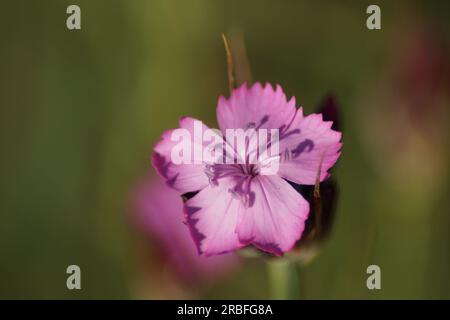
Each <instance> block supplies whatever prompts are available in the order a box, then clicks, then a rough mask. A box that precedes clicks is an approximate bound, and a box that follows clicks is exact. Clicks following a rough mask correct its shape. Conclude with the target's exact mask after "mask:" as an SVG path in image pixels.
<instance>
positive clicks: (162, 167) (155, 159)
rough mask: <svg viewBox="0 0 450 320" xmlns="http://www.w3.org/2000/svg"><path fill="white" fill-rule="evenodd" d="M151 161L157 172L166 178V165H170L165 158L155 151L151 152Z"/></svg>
mask: <svg viewBox="0 0 450 320" xmlns="http://www.w3.org/2000/svg"><path fill="white" fill-rule="evenodd" d="M152 163H153V166H154V167H155V168H156V170H157V171H158V173H159V174H160V175H161V176H162V177H163V178H165V179H168V178H169V177H168V174H167V171H168V167H169V165H170V163H169V162H167V161H166V159H165V158H164V157H163V156H162V155H160V154H159V153H157V152H155V153H153V156H152Z"/></svg>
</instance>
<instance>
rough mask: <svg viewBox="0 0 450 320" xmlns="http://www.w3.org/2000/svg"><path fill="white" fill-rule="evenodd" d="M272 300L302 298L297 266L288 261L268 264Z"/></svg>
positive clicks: (276, 261) (275, 261)
mask: <svg viewBox="0 0 450 320" xmlns="http://www.w3.org/2000/svg"><path fill="white" fill-rule="evenodd" d="M267 268H268V273H269V279H270V292H271V297H270V298H271V299H275V300H294V299H299V298H300V292H299V286H298V284H299V282H298V275H297V270H296V268H295V265H294V264H293V263H292V262H290V261H286V260H273V261H268V262H267Z"/></svg>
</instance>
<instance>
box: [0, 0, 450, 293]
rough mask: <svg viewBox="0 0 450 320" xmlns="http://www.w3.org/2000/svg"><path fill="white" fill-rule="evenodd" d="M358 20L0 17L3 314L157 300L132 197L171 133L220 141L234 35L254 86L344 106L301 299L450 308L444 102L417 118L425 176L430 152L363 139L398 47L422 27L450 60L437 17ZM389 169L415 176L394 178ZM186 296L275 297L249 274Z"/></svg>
mask: <svg viewBox="0 0 450 320" xmlns="http://www.w3.org/2000/svg"><path fill="white" fill-rule="evenodd" d="M70 4H77V5H79V6H80V7H81V25H82V29H81V30H78V31H77V30H76V31H70V30H68V29H67V28H66V18H67V16H68V15H67V14H66V8H67V6H68V5H70ZM369 4H372V1H370V2H369V1H333V2H331V1H312V0H309V1H234V0H233V1H230V0H229V1H207V0H204V1H196V0H194V1H173V0H161V1H156V0H148V1H144V0H127V1H125V0H121V1H119V0H118V1H107V0H97V1H87V0H85V1H82V0H77V1H61V0H44V1H24V0H18V1H11V0H9V1H5V0H2V1H1V3H0V46H1V47H0V71H1V72H0V131H1V134H0V147H1V158H0V161H1V162H0V179H1V180H0V214H1V216H0V217H1V223H0V298H33V299H36V298H41V299H50V298H57V299H66V298H67V299H69V298H77V299H78V298H81V299H91V298H152V297H160V296H159V295H158V291H159V290H160V283H158V285H156V284H155V282H153V281H152V279H156V278H158V274H153V275H152V274H150V275H146V276H145V277H144V276H142V273H143V272H142V269H143V267H142V266H140V261H141V260H142V258H140V257H141V256H142V254H143V252H145V251H146V248H145V245H144V243H143V242H142V241H141V239H140V238H139V236H137V235H136V234H135V233H134V232H133V228H130V223H129V220H130V219H129V217H128V216H127V215H128V202H129V194H130V191H129V190H130V188H131V187H132V186H133V185H134V183H135V182H136V180H137V179H138V178H139V177H140V176H142V175H143V174H145V173H146V172H147V171H148V170H149V168H150V161H149V156H150V154H151V150H152V147H153V144H154V143H155V141H157V139H158V138H159V136H160V134H161V133H162V132H163V131H164V130H166V129H168V128H172V127H175V126H176V125H177V120H178V118H179V117H180V116H183V115H190V116H193V117H196V118H199V119H203V120H205V121H206V122H207V123H209V124H215V106H216V102H217V98H218V96H219V95H220V94H227V92H228V87H227V74H226V59H225V53H224V50H223V43H222V40H221V38H220V33H221V32H227V31H229V30H236V29H238V30H240V31H241V32H242V33H243V35H244V38H245V43H246V47H247V54H248V58H249V62H250V65H251V69H252V72H253V78H254V80H255V81H261V82H266V81H268V82H271V83H280V84H281V85H282V87H283V88H284V90H285V92H286V93H287V94H288V96H292V95H295V96H296V98H297V102H298V103H301V104H302V105H303V107H304V109H305V111H306V112H307V113H309V112H313V111H314V110H315V108H316V106H317V104H318V103H319V101H320V100H321V99H322V98H323V96H324V95H325V94H326V93H328V92H330V91H332V92H334V93H335V94H336V97H337V99H338V101H339V104H340V106H341V113H342V115H341V116H342V122H343V128H342V130H343V132H344V150H343V154H342V157H341V159H340V161H339V163H338V165H337V167H336V169H335V176H336V177H337V179H338V182H339V185H340V199H339V204H338V210H337V213H336V220H335V225H334V228H333V231H332V234H331V237H330V239H329V241H328V242H327V243H326V245H325V246H324V248H323V250H322V252H321V253H320V255H319V256H318V258H317V259H316V260H314V261H313V262H312V263H311V264H310V265H308V266H307V267H303V268H301V270H299V272H300V282H301V288H302V296H303V297H305V298H310V299H314V298H315V299H346V298H351V299H380V298H387V299H390V298H401V299H409V298H427V299H429V298H437V299H450V250H449V249H450V233H449V229H450V212H449V211H450V210H449V207H450V203H449V198H448V194H449V179H448V178H449V172H448V150H449V148H448V140H447V139H446V138H444V137H445V136H446V135H448V121H446V120H448V118H446V116H448V113H446V111H447V110H448V106H449V104H448V102H449V100H445V99H444V100H443V101H444V102H442V103H440V104H439V107H436V108H431V107H430V105H424V106H423V108H424V109H425V113H426V114H428V115H429V116H428V118H427V119H428V120H427V121H429V122H430V123H431V124H433V121H434V120H433V119H440V121H441V122H442V123H441V124H440V126H433V125H431V126H430V127H431V128H432V130H431V131H432V132H433V134H429V133H428V132H429V131H426V130H425V131H424V133H423V134H421V141H425V142H426V143H425V145H426V146H427V147H428V146H429V145H433V146H435V147H434V148H431V149H425V150H428V151H429V150H433V152H432V157H431V160H430V159H429V158H427V157H426V154H427V153H428V151H427V152H415V151H414V150H415V149H414V150H413V151H411V152H410V151H405V152H406V153H401V151H398V149H401V148H398V149H396V148H394V149H390V148H386V145H387V144H388V143H386V144H384V143H383V141H385V140H386V141H388V140H389V139H390V137H391V135H392V132H389V131H387V130H377V127H376V124H377V123H381V124H382V125H388V124H389V122H386V123H384V120H383V119H385V118H384V117H389V116H388V114H391V113H392V114H396V112H397V109H396V107H397V104H392V105H382V102H383V101H386V100H389V99H386V98H385V96H386V95H388V94H394V95H395V94H396V92H395V90H393V91H394V92H391V91H392V90H391V91H390V88H391V85H390V84H391V83H393V82H395V81H396V80H395V79H394V78H395V76H393V75H392V74H393V73H394V74H395V71H392V70H394V69H395V67H396V65H398V63H399V62H401V61H403V60H404V59H406V57H407V56H408V55H409V54H411V51H409V50H407V49H405V50H402V49H401V48H400V49H397V48H396V46H397V45H399V43H400V42H401V40H402V39H405V38H410V39H415V38H414V37H415V33H414V32H415V30H416V29H421V28H422V27H423V26H426V27H427V28H428V27H429V28H430V29H431V30H433V31H432V34H433V35H436V37H437V39H438V40H437V41H440V42H442V44H443V46H444V47H445V46H447V47H448V45H449V40H450V28H449V26H450V6H449V2H445V1H435V2H430V1H416V2H413V1H395V2H394V1H386V2H381V1H377V4H378V5H379V6H380V7H381V17H382V30H374V31H371V30H368V29H367V28H366V19H367V17H368V15H367V14H366V8H367V6H368V5H369ZM399 52H400V54H399ZM447 52H448V51H447ZM448 58H449V56H446V55H445V54H444V60H449V59H448ZM444 76H447V78H446V79H447V80H448V74H444ZM445 83H446V84H447V85H448V82H445ZM449 87H450V86H448V87H447V89H442V90H441V91H440V95H442V96H444V97H447V98H448V88H449ZM380 92H381V93H380ZM386 92H387V93H386ZM442 92H443V93H442ZM441 93H442V94H441ZM380 96H381V98H380ZM398 99H400V100H401V99H402V97H400V98H398ZM435 110H438V111H435ZM434 114H436V117H435V118H433V116H434ZM442 115H444V117H443V116H442ZM429 118H431V120H429ZM374 119H378V120H377V121H378V122H376V121H375V120H374ZM405 121H406V120H405ZM373 123H375V125H374V126H375V128H371V126H372V124H373ZM398 128H405V130H404V131H405V132H406V133H405V136H406V137H410V136H412V135H411V134H409V133H410V132H411V133H414V132H415V130H411V129H410V126H409V125H407V123H406V124H405V123H404V122H402V121H400V122H396V125H395V126H393V127H391V128H389V129H390V130H392V131H393V132H395V130H397V129H398ZM408 130H410V131H408ZM436 136H437V137H440V139H441V140H439V139H436V138H435V137H436ZM374 141H375V142H374ZM377 142H379V143H377ZM428 142H429V143H428ZM401 144H402V143H401ZM396 150H397V151H396ZM420 150H422V149H420ZM396 152H400V154H399V155H397V153H396ZM408 152H410V153H408ZM424 154H425V157H424ZM380 155H381V157H380ZM402 157H405V158H407V159H412V161H411V163H412V164H411V165H410V166H409V167H408V168H410V169H409V170H408V171H407V173H406V174H399V175H398V176H396V175H395V173H397V172H398V170H397V168H402V163H403V162H402V160H401V159H403V158H402ZM377 159H378V160H377ZM399 159H400V160H399ZM396 161H397V162H399V163H396ZM428 168H436V170H434V171H433V170H428ZM386 173H387V174H386ZM71 264H77V265H79V266H80V267H81V269H82V290H80V291H77V290H74V291H69V290H67V288H66V278H67V274H66V268H67V266H68V265H71ZM150 264H151V263H150ZM370 264H376V265H379V266H380V267H381V270H382V289H381V290H374V291H369V290H368V289H367V288H366V278H367V274H366V268H367V266H368V265H370ZM137 287H139V288H142V287H145V288H146V289H145V290H144V291H145V293H143V290H142V289H139V290H137V289H136V288H137ZM192 291H193V292H192V293H191V296H192V297H205V298H255V299H258V298H268V297H270V295H269V292H268V283H267V280H266V269H265V266H264V263H262V262H261V261H258V260H249V261H246V262H245V263H244V265H243V266H242V268H240V269H239V270H238V271H236V272H235V273H233V275H231V276H230V277H229V278H228V279H227V280H226V281H223V282H218V283H215V284H212V285H210V286H208V287H207V288H205V289H199V288H194V289H193V290H192ZM166 297H170V295H169V296H166Z"/></svg>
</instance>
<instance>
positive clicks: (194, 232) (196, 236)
mask: <svg viewBox="0 0 450 320" xmlns="http://www.w3.org/2000/svg"><path fill="white" fill-rule="evenodd" d="M199 210H201V208H199V207H189V206H187V205H184V206H183V211H184V215H185V217H186V223H187V225H188V227H189V231H190V233H191V237H192V239H193V240H194V242H195V246H196V247H197V251H198V254H199V255H200V254H202V253H203V252H202V249H201V243H202V240H203V239H205V238H206V237H205V235H204V234H202V233H201V232H200V231H198V229H197V228H196V227H195V225H196V224H197V222H198V219H195V218H193V217H192V215H193V214H195V213H196V212H197V211H199Z"/></svg>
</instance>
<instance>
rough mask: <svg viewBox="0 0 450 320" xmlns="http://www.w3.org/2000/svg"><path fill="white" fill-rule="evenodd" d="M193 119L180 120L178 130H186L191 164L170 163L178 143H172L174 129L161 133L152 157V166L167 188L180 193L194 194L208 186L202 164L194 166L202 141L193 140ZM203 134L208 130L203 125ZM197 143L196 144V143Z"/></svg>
mask: <svg viewBox="0 0 450 320" xmlns="http://www.w3.org/2000/svg"><path fill="white" fill-rule="evenodd" d="M195 121H199V123H201V122H200V120H196V119H193V118H188V117H185V118H182V119H181V120H180V128H183V129H186V130H188V132H189V133H190V137H191V140H190V142H191V156H190V157H191V162H190V163H191V164H175V163H173V162H172V159H171V154H172V150H173V148H174V146H176V145H177V144H178V143H179V142H177V141H172V140H171V137H172V134H173V133H174V131H175V130H176V129H172V130H168V131H166V132H164V133H163V135H162V139H161V140H160V141H159V142H158V143H157V144H156V146H155V148H154V153H153V155H152V164H153V166H154V167H155V169H156V171H157V172H158V173H159V175H160V176H161V177H162V178H164V179H165V180H166V183H167V185H168V186H170V187H172V188H174V189H176V190H178V191H179V192H181V193H187V192H194V191H198V190H201V189H203V188H204V187H205V186H207V185H208V183H209V180H208V176H207V175H206V173H205V171H204V166H203V165H202V164H195V162H194V154H195V152H196V151H197V150H201V148H202V145H201V143H202V140H201V139H195V134H194V122H195ZM202 126H203V132H204V131H205V130H206V129H208V127H206V126H205V125H204V124H202ZM196 141H197V142H196Z"/></svg>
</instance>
